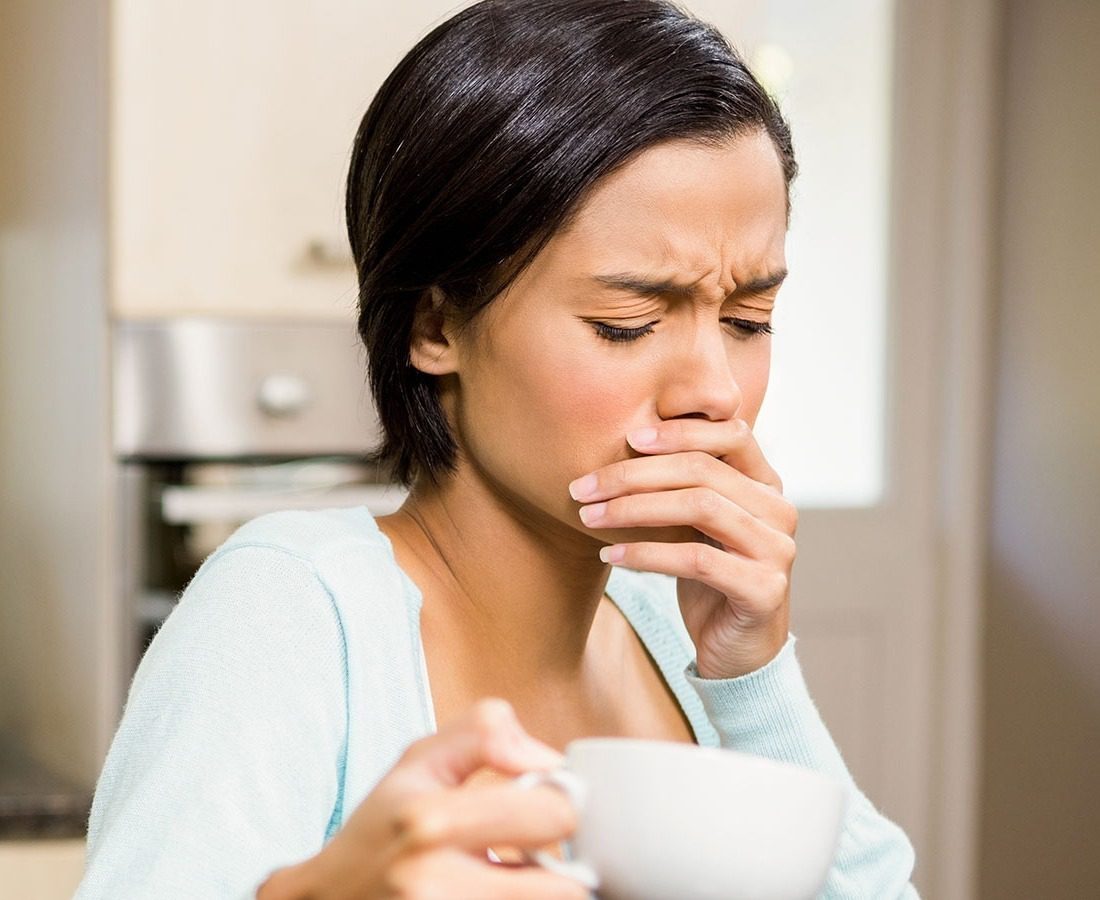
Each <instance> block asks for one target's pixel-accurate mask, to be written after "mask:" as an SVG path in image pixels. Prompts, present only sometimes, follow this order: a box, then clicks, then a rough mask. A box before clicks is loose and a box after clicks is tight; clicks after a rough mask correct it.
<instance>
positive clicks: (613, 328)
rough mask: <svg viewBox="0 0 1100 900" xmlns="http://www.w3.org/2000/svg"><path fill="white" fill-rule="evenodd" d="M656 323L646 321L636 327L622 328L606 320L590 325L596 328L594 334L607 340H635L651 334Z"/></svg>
mask: <svg viewBox="0 0 1100 900" xmlns="http://www.w3.org/2000/svg"><path fill="white" fill-rule="evenodd" d="M656 324H657V323H656V322H647V323H646V324H645V325H639V326H638V327H637V328H623V327H621V326H619V325H608V324H607V322H593V323H592V327H593V328H595V329H596V334H598V335H599V336H600V337H602V338H606V339H607V340H609V341H636V340H638V338H640V337H645V336H646V335H647V334H652V333H653V326H654V325H656Z"/></svg>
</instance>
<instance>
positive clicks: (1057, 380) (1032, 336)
mask: <svg viewBox="0 0 1100 900" xmlns="http://www.w3.org/2000/svg"><path fill="white" fill-rule="evenodd" d="M1007 12H1008V15H1007V33H1006V35H1005V45H1004V46H1005V51H1006V58H1005V61H1004V62H1005V65H1004V69H1003V71H1004V72H1005V83H1004V88H1003V90H1004V94H1003V98H1004V99H1003V104H1004V106H1003V110H1004V118H1003V136H1004V141H1005V143H1004V149H1003V168H1002V171H1001V183H1000V190H1001V215H1000V223H1001V224H1000V253H999V258H1000V264H999V281H1000V290H999V295H1000V316H999V322H998V329H999V334H998V338H997V355H998V374H997V382H996V394H997V403H996V426H995V437H994V460H993V471H992V479H993V480H992V510H991V516H992V522H991V531H990V544H989V573H988V574H989V582H988V584H989V593H988V602H987V612H986V621H987V630H986V643H985V653H986V658H985V673H984V680H985V692H986V702H985V721H984V728H985V739H984V760H983V762H984V771H985V776H984V785H983V788H984V791H983V793H984V799H983V816H982V859H981V885H982V888H981V895H982V896H983V897H989V898H998V900H999V898H1004V897H1035V898H1043V900H1060V898H1065V900H1070V898H1073V900H1078V898H1082V897H1095V896H1097V890H1098V885H1100V853H1098V852H1097V848H1098V847H1100V3H1096V2H1094V0H1011V2H1009V3H1008V4H1007Z"/></svg>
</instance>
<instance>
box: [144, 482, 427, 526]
mask: <svg viewBox="0 0 1100 900" xmlns="http://www.w3.org/2000/svg"><path fill="white" fill-rule="evenodd" d="M407 495H408V491H406V490H405V488H403V487H401V486H400V485H396V484H377V485H374V484H362V485H341V486H339V487H332V488H311V489H305V490H303V489H301V488H296V489H284V490H272V489H270V488H266V489H265V488H249V487H199V486H194V487H189V486H181V485H166V486H165V487H163V488H161V491H160V514H161V518H162V519H163V520H164V521H165V522H167V523H168V524H170V525H194V524H199V523H202V522H246V521H248V520H249V519H252V518H255V517H256V516H260V515H263V514H264V513H269V512H275V511H277V510H282V509H322V508H324V507H331V506H365V507H367V509H368V510H370V512H371V513H372V514H373V515H376V516H384V515H389V514H390V513H392V512H394V511H395V510H396V509H397V508H398V507H399V506H400V505H401V504H402V503H403V502H404V501H405V497H406V496H407Z"/></svg>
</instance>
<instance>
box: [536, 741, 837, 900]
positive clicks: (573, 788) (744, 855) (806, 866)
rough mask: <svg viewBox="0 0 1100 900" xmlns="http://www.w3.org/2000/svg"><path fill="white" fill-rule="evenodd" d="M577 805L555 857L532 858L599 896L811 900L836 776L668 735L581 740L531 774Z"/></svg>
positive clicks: (823, 867) (827, 840)
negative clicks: (574, 823) (555, 765)
mask: <svg viewBox="0 0 1100 900" xmlns="http://www.w3.org/2000/svg"><path fill="white" fill-rule="evenodd" d="M516 783H517V784H518V785H519V786H521V787H534V786H536V785H539V784H551V785H553V786H555V787H558V788H560V789H561V790H564V791H565V792H566V793H567V794H568V795H569V796H570V798H571V799H572V801H573V804H574V806H575V807H576V808H577V810H578V819H579V824H578V827H577V831H576V833H575V834H574V835H573V837H572V839H571V840H569V841H566V842H564V850H563V857H564V859H562V860H559V859H557V858H556V857H554V856H553V855H551V854H549V853H545V852H542V851H537V852H534V853H532V854H530V859H531V861H532V862H535V863H537V864H538V865H540V866H543V867H544V868H547V869H550V870H552V871H555V872H558V873H560V874H562V875H565V876H567V877H569V878H572V879H574V880H576V881H579V882H581V883H582V884H584V885H585V886H587V887H588V888H589V889H590V890H595V891H597V893H598V895H599V897H600V898H601V900H672V898H675V900H811V898H813V897H816V896H817V894H818V892H819V891H820V889H821V887H822V885H823V884H824V881H825V877H826V875H827V874H828V871H829V867H830V865H831V864H832V861H833V856H834V854H835V853H836V848H837V843H838V841H839V839H840V829H841V820H842V818H843V815H844V806H845V793H844V789H843V788H842V786H841V785H840V783H839V782H837V781H834V780H832V779H830V778H827V777H825V776H824V775H821V774H819V773H817V772H813V771H810V770H809V769H803V768H800V767H798V766H795V765H791V764H789V763H781V762H776V761H774V760H770V759H764V758H763V757H759V756H750V755H748V754H745V753H738V752H736V751H733V750H719V749H716V748H709V747H698V746H696V745H694V744H679V743H674V742H671V741H654V740H637V739H633V738H583V739H581V740H576V741H573V742H572V743H570V744H569V745H568V746H567V747H566V750H565V765H564V767H563V768H561V769H557V770H555V771H552V772H530V773H528V774H526V775H523V776H521V777H520V778H519V779H517V781H516Z"/></svg>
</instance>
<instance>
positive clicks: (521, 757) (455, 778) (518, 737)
mask: <svg viewBox="0 0 1100 900" xmlns="http://www.w3.org/2000/svg"><path fill="white" fill-rule="evenodd" d="M563 759H564V757H562V755H561V754H560V753H558V752H557V751H556V750H554V749H553V748H552V747H549V746H547V745H546V744H544V743H542V742H541V741H538V740H536V739H535V738H533V737H531V735H529V734H528V733H527V732H526V731H525V730H524V729H523V726H522V725H521V724H520V722H519V719H518V718H517V717H516V713H515V710H514V709H513V708H512V705H511V704H510V703H509V702H508V701H507V700H502V699H499V698H495V697H493V698H486V699H483V700H479V701H478V702H477V703H475V704H474V705H473V706H472V707H471V708H470V709H469V710H468V711H467V712H466V713H465V714H463V715H462V716H461V717H459V718H458V719H455V720H454V721H453V722H449V723H448V724H447V725H446V726H445V727H444V728H442V729H440V731H439V732H438V733H436V734H434V735H431V736H429V737H427V738H424V739H422V740H419V741H417V742H416V743H415V744H413V745H412V746H410V747H409V749H408V750H407V751H406V752H405V756H404V757H403V758H402V767H403V768H405V769H406V771H407V772H408V774H409V775H413V774H414V773H415V774H416V775H417V776H419V777H422V778H424V779H426V780H428V781H429V782H431V785H432V786H435V787H457V786H458V785H460V784H462V783H463V782H464V781H465V780H466V779H467V778H469V777H470V775H472V774H473V773H474V772H476V771H478V770H479V769H482V768H485V767H486V766H488V767H490V768H493V769H496V770H497V771H499V772H502V773H504V774H507V775H519V774H522V773H523V772H528V771H531V770H533V769H538V770H543V769H553V768H557V767H558V766H560V765H561V764H562V761H563ZM425 786H427V785H425Z"/></svg>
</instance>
